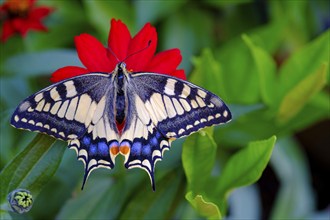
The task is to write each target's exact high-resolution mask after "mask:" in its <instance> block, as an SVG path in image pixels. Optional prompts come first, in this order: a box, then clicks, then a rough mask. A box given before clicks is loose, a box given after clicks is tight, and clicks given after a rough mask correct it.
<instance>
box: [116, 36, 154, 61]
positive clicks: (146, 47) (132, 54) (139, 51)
mask: <svg viewBox="0 0 330 220" xmlns="http://www.w3.org/2000/svg"><path fill="white" fill-rule="evenodd" d="M150 44H151V40H149V41H148V45H147V46H145V47H144V48H142V49H141V50H138V51H136V52H134V53H131V54H130V55H128V56H127V57H126V58H125V59H124V60H123V61H122V62H125V60H127V59H128V58H130V57H131V56H134V55H135V54H138V53H141V52H142V51H144V50H146V49H148V48H149V47H150Z"/></svg>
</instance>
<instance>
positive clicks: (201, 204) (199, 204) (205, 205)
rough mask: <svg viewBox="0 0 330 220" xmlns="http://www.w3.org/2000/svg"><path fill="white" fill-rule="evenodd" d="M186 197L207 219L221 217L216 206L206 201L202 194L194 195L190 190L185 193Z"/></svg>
mask: <svg viewBox="0 0 330 220" xmlns="http://www.w3.org/2000/svg"><path fill="white" fill-rule="evenodd" d="M186 199H187V200H188V201H189V203H190V204H191V205H192V206H193V207H194V209H195V210H196V211H197V212H198V213H199V214H200V215H202V216H204V217H207V219H221V213H220V210H219V208H218V206H217V205H216V204H214V203H212V202H208V201H206V200H205V198H204V197H203V196H202V195H197V196H194V195H193V192H191V191H190V192H188V193H187V194H186Z"/></svg>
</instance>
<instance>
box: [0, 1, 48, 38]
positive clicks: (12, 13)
mask: <svg viewBox="0 0 330 220" xmlns="http://www.w3.org/2000/svg"><path fill="white" fill-rule="evenodd" d="M35 1H36V0H7V1H5V3H3V4H2V5H1V6H0V19H1V23H2V33H1V36H0V39H1V41H2V42H5V41H6V40H7V39H8V38H9V37H10V36H12V35H13V34H15V33H18V34H20V35H21V36H22V37H25V36H26V34H27V32H28V31H29V30H38V31H47V28H46V27H45V26H44V25H43V24H42V23H41V20H42V19H43V18H45V17H46V16H48V15H49V14H50V13H51V12H52V11H53V9H52V8H48V7H36V6H35V5H34V3H35Z"/></svg>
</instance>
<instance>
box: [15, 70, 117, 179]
mask: <svg viewBox="0 0 330 220" xmlns="http://www.w3.org/2000/svg"><path fill="white" fill-rule="evenodd" d="M112 85H113V83H112V78H111V75H108V74H101V73H93V74H86V75H82V76H78V77H74V78H71V79H67V80H64V81H61V82H59V83H56V84H53V85H51V86H49V87H47V88H45V89H43V90H41V91H39V92H37V93H35V94H34V95H32V96H30V97H28V98H27V99H25V100H24V101H23V102H22V103H21V104H20V105H19V106H18V107H17V109H16V110H15V112H14V114H13V116H12V119H11V124H12V125H13V126H14V127H16V128H22V129H27V130H31V131H37V132H41V133H46V134H48V135H51V136H53V137H55V138H58V139H62V140H65V141H68V143H69V148H73V149H74V150H75V151H76V153H77V157H78V159H79V160H82V161H83V163H84V166H85V177H84V183H85V181H86V179H87V178H88V175H89V174H90V172H91V171H92V170H93V169H95V168H97V167H106V168H110V169H111V168H113V167H114V157H115V156H116V155H117V154H116V153H115V154H111V151H110V148H111V147H113V150H112V152H116V150H115V149H116V148H117V149H118V142H117V140H118V131H117V128H116V124H115V118H114V104H113V103H114V101H113V100H114V87H113V86H112Z"/></svg>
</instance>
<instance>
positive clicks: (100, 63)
mask: <svg viewBox="0 0 330 220" xmlns="http://www.w3.org/2000/svg"><path fill="white" fill-rule="evenodd" d="M74 41H75V44H76V48H77V52H78V56H79V59H80V60H81V62H82V63H83V64H84V66H85V67H87V69H88V70H89V71H90V72H112V71H113V69H114V68H115V65H116V64H115V63H111V62H110V60H109V59H108V57H107V50H106V49H105V48H104V46H103V45H102V44H101V43H100V42H99V41H98V40H97V39H96V38H95V37H93V36H91V35H89V34H81V35H79V36H77V37H75V39H74Z"/></svg>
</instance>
